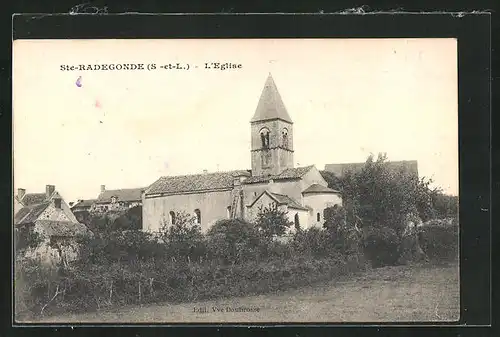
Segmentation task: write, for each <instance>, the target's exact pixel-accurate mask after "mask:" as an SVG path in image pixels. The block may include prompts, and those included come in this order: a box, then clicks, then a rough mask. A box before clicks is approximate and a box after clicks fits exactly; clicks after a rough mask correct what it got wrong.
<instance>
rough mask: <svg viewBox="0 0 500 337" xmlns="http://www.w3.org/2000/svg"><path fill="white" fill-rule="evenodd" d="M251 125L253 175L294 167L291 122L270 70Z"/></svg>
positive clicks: (276, 172)
mask: <svg viewBox="0 0 500 337" xmlns="http://www.w3.org/2000/svg"><path fill="white" fill-rule="evenodd" d="M250 126H251V132H252V137H251V138H252V150H251V154H252V175H253V176H261V175H277V174H280V173H281V172H283V171H284V170H285V169H287V168H293V129H292V126H293V122H292V119H291V118H290V116H289V115H288V112H287V111H286V108H285V105H284V104H283V101H282V99H281V96H280V94H279V92H278V88H277V87H276V84H275V83H274V80H273V77H272V76H271V74H269V76H268V77H267V80H266V83H265V85H264V89H263V90H262V94H261V96H260V100H259V103H258V105H257V109H256V110H255V114H254V116H253V118H252V119H251V121H250Z"/></svg>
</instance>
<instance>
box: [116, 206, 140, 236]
mask: <svg viewBox="0 0 500 337" xmlns="http://www.w3.org/2000/svg"><path fill="white" fill-rule="evenodd" d="M112 226H113V229H114V230H140V229H142V206H135V207H132V208H128V209H126V210H124V211H123V212H122V213H121V214H119V216H118V218H116V220H115V221H114V223H113V225H112Z"/></svg>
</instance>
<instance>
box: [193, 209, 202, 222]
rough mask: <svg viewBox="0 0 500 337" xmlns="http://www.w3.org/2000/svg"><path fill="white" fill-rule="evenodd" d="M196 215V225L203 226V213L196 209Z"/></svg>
mask: <svg viewBox="0 0 500 337" xmlns="http://www.w3.org/2000/svg"><path fill="white" fill-rule="evenodd" d="M194 214H195V216H196V223H197V224H198V225H201V212H200V210H199V209H195V210H194Z"/></svg>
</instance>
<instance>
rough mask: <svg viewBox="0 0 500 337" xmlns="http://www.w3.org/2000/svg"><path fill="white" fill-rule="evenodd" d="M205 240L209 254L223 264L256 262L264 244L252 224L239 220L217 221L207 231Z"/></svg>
mask: <svg viewBox="0 0 500 337" xmlns="http://www.w3.org/2000/svg"><path fill="white" fill-rule="evenodd" d="M207 240H208V250H209V254H210V255H211V256H212V257H214V258H216V259H218V260H219V261H221V262H222V263H224V264H230V263H241V262H242V261H247V260H256V259H258V258H259V257H260V255H261V250H262V247H263V245H264V244H265V243H264V242H263V239H262V236H261V235H260V233H259V231H258V230H257V228H256V227H255V226H254V225H253V224H250V223H248V222H245V221H242V220H239V219H230V220H219V221H217V222H216V223H215V224H214V225H213V226H212V227H211V228H210V229H209V230H208V232H207Z"/></svg>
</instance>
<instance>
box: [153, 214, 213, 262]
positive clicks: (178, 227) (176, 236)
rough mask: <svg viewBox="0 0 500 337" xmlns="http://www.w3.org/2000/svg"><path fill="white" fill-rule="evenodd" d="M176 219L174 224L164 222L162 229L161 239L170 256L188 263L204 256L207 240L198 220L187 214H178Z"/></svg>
mask: <svg viewBox="0 0 500 337" xmlns="http://www.w3.org/2000/svg"><path fill="white" fill-rule="evenodd" d="M174 218H175V223H174V224H168V223H167V222H166V221H164V224H163V226H162V228H161V229H160V232H161V234H160V235H161V238H162V239H163V241H164V242H165V244H166V245H167V247H168V248H167V249H168V251H169V253H170V255H171V256H173V257H174V258H176V259H182V260H184V259H187V260H188V261H191V260H194V259H198V258H200V257H201V256H202V255H204V244H205V242H204V241H205V240H204V237H203V234H202V233H201V227H200V226H199V225H198V224H197V223H196V221H195V219H196V218H195V217H193V216H191V215H189V214H187V213H185V212H178V213H176V214H175V217H174Z"/></svg>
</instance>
